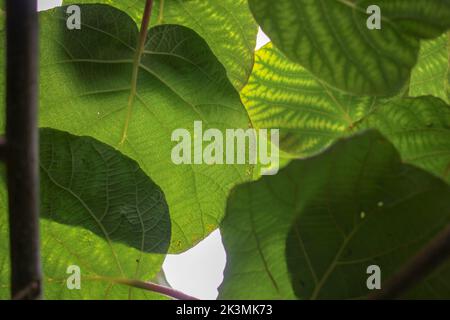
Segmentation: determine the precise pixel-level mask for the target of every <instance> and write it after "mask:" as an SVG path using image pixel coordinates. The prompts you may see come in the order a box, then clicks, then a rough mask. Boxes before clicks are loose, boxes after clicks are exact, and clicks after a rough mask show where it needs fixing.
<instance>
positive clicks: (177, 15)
mask: <svg viewBox="0 0 450 320" xmlns="http://www.w3.org/2000/svg"><path fill="white" fill-rule="evenodd" d="M64 3H106V4H109V5H112V6H115V7H117V8H119V9H121V10H123V11H125V12H127V13H128V14H129V15H130V16H131V17H132V18H133V19H134V20H135V21H136V22H138V23H140V21H141V19H142V12H143V9H144V6H145V0H140V1H136V0H64ZM161 23H165V24H180V25H183V26H186V27H189V28H191V29H193V30H194V31H195V32H197V33H198V34H199V35H200V36H201V37H202V38H203V39H205V40H206V42H207V43H208V45H209V46H210V47H211V50H212V51H213V53H214V54H215V55H216V56H217V58H218V59H219V61H220V62H221V63H222V64H223V65H224V66H225V69H226V70H227V74H228V77H229V78H230V80H231V82H232V83H233V85H234V86H235V87H236V89H238V90H240V89H241V88H242V87H243V86H244V85H245V83H246V82H247V79H248V77H249V76H250V72H251V70H252V65H253V51H254V48H255V45H256V34H257V31H258V28H257V25H256V23H255V21H254V19H253V17H252V14H251V13H250V10H249V7H248V4H247V0H155V1H154V4H153V17H152V21H151V24H152V25H156V24H161Z"/></svg>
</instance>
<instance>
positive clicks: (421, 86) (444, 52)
mask: <svg viewBox="0 0 450 320" xmlns="http://www.w3.org/2000/svg"><path fill="white" fill-rule="evenodd" d="M449 70H450V33H447V34H444V35H442V36H441V37H439V38H437V39H433V40H428V41H423V42H422V44H421V48H420V55H419V60H418V62H417V65H416V66H415V67H414V69H413V71H412V73H411V80H410V85H409V95H410V96H412V97H416V96H421V95H429V94H430V95H433V96H435V97H439V98H441V99H443V100H444V101H447V103H450V84H449V83H450V81H449V80H450V79H449V78H450V72H449Z"/></svg>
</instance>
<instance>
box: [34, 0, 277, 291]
mask: <svg viewBox="0 0 450 320" xmlns="http://www.w3.org/2000/svg"><path fill="white" fill-rule="evenodd" d="M117 1H120V0H117ZM61 2H62V0H38V6H39V10H47V9H50V8H53V7H55V6H58V5H61ZM81 19H83V15H82V16H81ZM267 42H269V39H268V38H267V36H266V35H265V34H264V33H263V32H261V30H260V32H259V33H258V39H257V45H256V49H259V48H260V47H262V46H263V45H265V44H266V43H267ZM225 263H226V255H225V250H224V248H223V245H222V238H221V236H220V232H219V230H216V231H214V232H213V233H212V234H211V235H209V236H208V237H207V238H206V239H204V240H203V241H202V242H200V243H199V244H198V245H196V246H195V247H194V248H191V249H190V250H188V251H186V252H184V253H182V254H178V255H174V254H169V255H167V258H166V260H165V262H164V265H163V269H164V272H165V274H166V278H167V281H168V282H169V284H170V285H171V286H172V287H173V288H174V289H177V290H180V291H182V292H184V293H186V294H189V295H192V296H194V297H197V298H199V299H216V298H217V294H218V292H217V287H218V286H219V285H220V284H221V282H222V279H223V270H224V268H225Z"/></svg>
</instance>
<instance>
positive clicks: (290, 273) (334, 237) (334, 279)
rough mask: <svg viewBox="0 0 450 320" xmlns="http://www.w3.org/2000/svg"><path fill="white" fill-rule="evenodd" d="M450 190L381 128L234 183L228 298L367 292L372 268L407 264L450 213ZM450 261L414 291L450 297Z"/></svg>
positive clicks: (227, 239)
mask: <svg viewBox="0 0 450 320" xmlns="http://www.w3.org/2000/svg"><path fill="white" fill-rule="evenodd" d="M449 197H450V187H449V186H448V185H447V184H446V183H444V182H443V181H442V180H440V179H438V178H436V177H434V176H432V175H430V174H428V173H427V172H425V171H423V170H421V169H418V168H415V167H413V166H410V165H407V164H404V163H403V162H402V161H401V159H400V156H399V154H398V152H397V151H396V150H395V148H394V147H393V146H392V144H391V143H390V142H388V141H387V140H386V139H385V138H383V137H382V136H381V135H380V134H379V133H377V132H375V131H368V132H365V133H363V134H358V135H355V136H353V137H351V138H346V139H342V140H339V141H338V142H337V143H336V144H334V145H333V146H332V147H330V148H329V149H327V150H326V151H325V152H323V153H321V154H319V155H317V156H315V157H312V158H309V159H306V160H295V161H293V162H291V163H290V164H289V165H288V166H287V167H286V168H284V169H282V170H281V171H280V172H279V174H278V175H277V176H267V177H263V178H261V179H260V180H259V181H256V182H252V183H247V184H244V185H241V186H238V187H237V188H236V189H235V190H234V191H233V193H232V195H231V197H230V199H229V202H228V206H227V215H226V217H225V219H224V221H223V225H222V227H221V229H222V234H223V242H224V245H225V249H226V251H227V256H228V259H227V266H226V269H225V273H224V275H225V278H224V282H223V283H222V286H221V287H220V292H221V297H222V298H231V299H232V298H236V299H244V298H252V299H254V298H261V299H276V298H291V297H292V290H294V292H295V294H296V296H297V297H299V298H302V299H307V298H316V299H323V298H339V299H345V298H347V299H351V298H360V297H363V296H365V295H366V294H367V293H368V289H367V287H366V280H367V278H368V277H369V275H368V274H367V273H366V269H367V267H368V266H369V265H372V264H375V265H379V266H380V267H381V276H382V280H386V279H387V278H389V276H390V275H392V274H393V272H395V271H398V269H399V267H401V266H402V265H403V263H404V262H405V261H407V260H408V259H409V258H410V257H411V255H413V254H414V253H415V252H416V250H417V249H418V248H419V247H420V246H422V245H423V244H424V243H425V242H426V241H427V240H429V239H430V238H431V237H432V236H433V235H434V234H436V232H437V231H438V230H439V229H440V228H442V227H443V226H444V225H445V222H446V221H449V218H450V216H449V212H450V203H449V202H448V201H447V199H449ZM285 253H286V259H283V256H284V254H285ZM449 267H450V266H449V265H448V264H447V267H446V268H444V269H441V270H440V271H438V272H437V273H435V274H433V275H432V276H430V277H429V278H428V279H427V281H426V282H424V283H422V284H420V285H419V287H417V289H416V290H414V292H412V293H411V296H412V297H435V296H437V297H439V298H444V297H449V291H448V285H449V284H450V274H449V270H450V268H449ZM290 278H291V279H292V286H291V285H289V279H290Z"/></svg>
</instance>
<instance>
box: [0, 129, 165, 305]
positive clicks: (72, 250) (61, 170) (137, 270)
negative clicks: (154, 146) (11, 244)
mask: <svg viewBox="0 0 450 320" xmlns="http://www.w3.org/2000/svg"><path fill="white" fill-rule="evenodd" d="M40 134H41V137H40V139H41V143H40V175H41V217H42V219H41V237H42V241H41V246H42V252H41V256H42V261H43V265H44V278H45V279H44V280H45V283H44V286H45V294H46V297H47V298H49V299H74V298H76V299H79V298H88V299H105V298H111V299H118V298H127V297H129V298H145V297H147V298H150V297H152V296H153V297H154V295H150V294H148V293H145V292H142V291H141V290H137V289H130V288H128V287H123V286H120V285H115V284H113V283H112V282H111V281H106V280H103V281H101V280H100V279H99V278H100V277H106V278H132V279H141V280H149V279H150V278H152V277H154V276H155V275H156V274H157V273H158V272H159V270H160V268H161V264H162V261H163V259H164V256H165V253H166V252H167V249H168V248H169V244H170V218H169V212H168V206H167V204H166V202H165V199H164V194H163V192H162V191H161V189H159V187H158V186H157V185H156V184H155V183H153V182H152V181H151V180H150V179H149V178H148V177H147V176H146V175H145V173H144V172H143V171H142V170H141V169H140V168H139V166H138V164H137V163H136V162H135V161H133V160H131V159H129V158H127V157H125V156H123V155H122V154H120V152H118V151H116V150H114V149H113V148H112V147H110V146H107V145H105V144H103V143H100V142H98V141H96V140H94V139H92V138H90V137H77V136H73V135H70V134H68V133H65V132H61V131H57V130H52V129H42V130H40ZM2 184H3V183H2ZM0 189H1V190H0V192H1V215H0V238H1V239H2V240H1V241H0V243H1V249H0V250H1V252H2V253H1V255H0V256H2V257H4V258H3V259H2V261H1V262H0V298H7V297H8V296H9V288H8V287H9V262H8V259H7V257H8V256H9V254H8V236H7V234H8V231H7V219H6V212H7V210H6V208H7V206H6V197H5V195H6V192H5V187H4V184H3V185H2V187H1V188H0ZM71 265H77V266H79V267H80V269H81V276H82V277H81V289H80V290H76V289H75V290H69V289H68V288H67V285H66V280H67V278H68V277H69V274H67V273H66V271H67V268H68V267H69V266H71Z"/></svg>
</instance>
